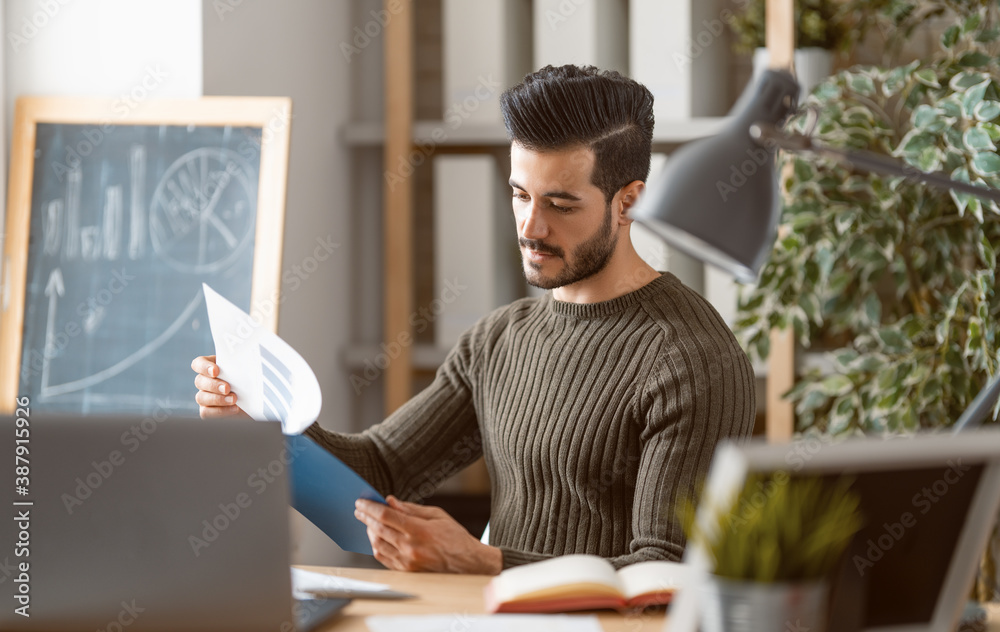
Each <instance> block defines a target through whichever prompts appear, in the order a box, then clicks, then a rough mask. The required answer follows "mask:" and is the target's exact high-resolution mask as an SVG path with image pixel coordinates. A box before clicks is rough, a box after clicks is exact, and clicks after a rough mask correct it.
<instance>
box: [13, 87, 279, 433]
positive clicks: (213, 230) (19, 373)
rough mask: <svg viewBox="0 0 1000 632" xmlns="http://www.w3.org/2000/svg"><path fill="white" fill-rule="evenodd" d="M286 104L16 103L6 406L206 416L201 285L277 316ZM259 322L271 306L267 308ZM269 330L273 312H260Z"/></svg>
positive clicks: (221, 100) (249, 100) (243, 100)
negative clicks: (198, 366)
mask: <svg viewBox="0 0 1000 632" xmlns="http://www.w3.org/2000/svg"><path fill="white" fill-rule="evenodd" d="M290 120H291V102H290V100H288V99H285V98H256V97H206V98H203V99H198V100H189V101H150V102H148V103H145V104H142V106H141V107H139V108H137V109H136V110H135V111H134V112H131V113H129V114H128V115H127V116H126V117H125V118H120V117H119V115H118V114H116V111H115V110H113V109H112V102H110V101H102V100H94V99H66V98H22V99H19V100H18V103H17V107H16V111H15V123H14V139H13V140H14V142H13V149H12V152H11V175H10V186H9V194H8V204H7V208H8V211H7V226H6V234H5V239H4V258H3V277H2V278H3V279H4V287H3V291H2V293H0V296H2V297H3V298H2V306H0V307H2V312H0V391H2V392H0V410H2V411H6V412H9V411H11V410H12V408H13V406H14V403H15V398H16V397H17V396H18V395H28V396H29V397H30V398H31V405H32V406H33V407H35V408H36V409H40V410H53V411H62V412H79V413H92V414H93V413H116V412H117V413H138V414H157V413H161V412H165V413H167V414H185V413H195V412H197V405H196V404H195V403H194V398H193V395H194V387H193V383H192V374H191V371H190V368H189V365H190V361H191V358H193V357H194V356H195V355H200V354H203V353H208V352H210V350H211V349H212V338H211V332H210V330H209V327H208V317H207V313H206V308H205V305H204V300H203V297H202V293H201V284H202V283H203V282H207V283H209V284H210V285H212V286H213V287H216V288H219V289H220V292H222V293H224V294H225V295H226V297H227V298H228V299H229V300H231V301H233V302H234V303H235V304H236V305H238V306H240V307H241V308H242V309H244V310H246V311H248V312H250V311H254V310H253V307H252V306H253V305H255V304H262V305H275V304H277V299H278V291H279V287H278V282H279V279H280V265H281V241H282V228H283V222H284V199H285V183H286V175H287V162H288V143H289V132H290V129H289V124H290ZM263 311H264V310H262V312H263ZM266 313H267V315H268V318H269V319H270V322H267V325H268V326H269V327H270V328H271V330H272V331H275V330H276V329H277V314H276V311H275V310H273V309H272V310H266Z"/></svg>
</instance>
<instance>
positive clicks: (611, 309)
mask: <svg viewBox="0 0 1000 632" xmlns="http://www.w3.org/2000/svg"><path fill="white" fill-rule="evenodd" d="M676 283H680V281H679V280H678V279H677V277H675V276H674V275H672V274H670V273H669V272H661V273H660V276H658V277H656V278H655V279H653V280H652V281H650V282H649V283H647V284H646V285H644V286H642V287H640V288H639V289H637V290H633V291H631V292H629V293H628V294H622V295H621V296H618V297H615V298H613V299H610V300H607V301H601V302H600V303H567V302H565V301H557V300H556V299H554V298H552V292H549V293H547V294H546V295H545V297H544V299H543V300H544V301H545V302H546V303H548V308H549V310H550V311H551V312H552V313H553V314H559V315H561V316H571V317H574V318H600V317H602V316H609V315H611V314H615V313H617V312H620V311H622V310H624V309H627V308H628V307H631V306H632V305H636V304H638V303H641V302H643V301H646V300H649V299H651V298H653V297H654V296H655V295H656V294H659V293H661V292H667V291H669V290H670V287H671V286H673V285H674V284H676Z"/></svg>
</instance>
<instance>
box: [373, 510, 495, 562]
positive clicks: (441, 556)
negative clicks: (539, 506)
mask: <svg viewBox="0 0 1000 632" xmlns="http://www.w3.org/2000/svg"><path fill="white" fill-rule="evenodd" d="M386 501H387V502H388V503H389V504H388V505H383V504H382V503H377V502H374V501H371V500H363V499H359V500H358V501H357V502H356V503H355V504H354V516H355V517H356V518H357V519H358V520H360V521H361V522H363V523H365V525H366V526H367V527H368V539H369V540H370V541H371V543H372V551H373V552H374V553H375V559H377V560H378V561H379V562H382V564H384V565H385V566H386V567H387V568H390V569H392V570H398V571H437V572H444V573H476V574H482V575H496V574H497V573H499V572H500V571H501V570H502V569H503V554H502V553H501V552H500V549H498V548H496V547H492V546H489V545H486V544H483V543H482V542H480V541H479V540H477V539H476V538H475V537H474V536H473V535H472V534H470V533H469V532H468V531H467V530H466V529H465V527H463V526H462V525H460V524H459V523H458V522H457V521H456V520H455V519H454V518H452V517H451V516H449V515H448V513H447V512H446V511H445V510H443V509H441V508H440V507H426V506H424V505H417V504H415V503H409V502H404V501H402V500H399V499H398V498H396V497H395V496H389V497H388V498H386Z"/></svg>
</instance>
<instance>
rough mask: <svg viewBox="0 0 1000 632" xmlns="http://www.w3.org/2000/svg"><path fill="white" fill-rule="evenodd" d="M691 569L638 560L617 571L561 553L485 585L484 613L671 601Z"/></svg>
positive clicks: (598, 560)
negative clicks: (561, 554)
mask: <svg viewBox="0 0 1000 632" xmlns="http://www.w3.org/2000/svg"><path fill="white" fill-rule="evenodd" d="M688 573H689V569H688V567H687V566H685V565H684V564H681V563H678V562H663V561H651V562H639V563H638V564H632V565H630V566H626V567H624V568H622V569H620V570H618V571H615V568H614V567H613V566H612V565H611V563H610V562H608V561H607V560H605V559H604V558H601V557H597V556H596V555H565V556H562V557H556V558H552V559H550V560H545V561H543V562H535V563H534V564H525V565H524V566H517V567H514V568H509V569H507V570H505V571H503V572H502V573H500V574H499V575H497V576H496V577H494V578H493V579H492V580H491V581H490V583H489V584H487V586H486V594H485V597H486V610H487V612H564V611H567V610H595V609H600V608H633V607H645V606H653V605H657V604H666V603H670V600H671V598H672V597H673V595H674V592H675V591H676V590H677V589H678V588H680V587H681V586H683V585H684V583H685V579H686V578H687V576H688Z"/></svg>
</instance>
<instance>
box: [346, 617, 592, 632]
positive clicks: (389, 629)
mask: <svg viewBox="0 0 1000 632" xmlns="http://www.w3.org/2000/svg"><path fill="white" fill-rule="evenodd" d="M365 625H367V626H368V629H369V630H371V632H403V631H404V630H405V632H443V631H445V630H462V631H463V632H601V630H603V628H602V627H601V624H600V623H599V622H598V621H597V617H596V616H594V615H592V614H590V615H569V614H492V615H472V616H470V615H467V614H458V613H455V614H432V615H423V616H421V615H399V616H384V615H378V616H374V617H367V618H366V619H365Z"/></svg>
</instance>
